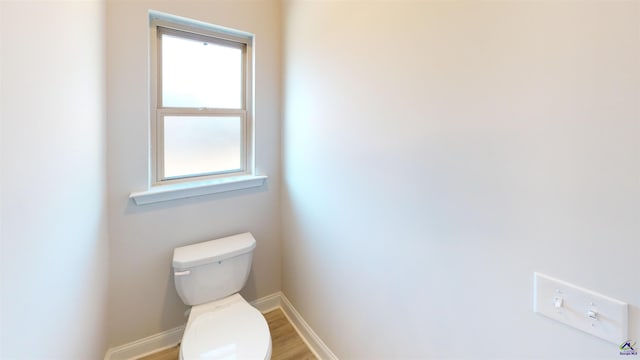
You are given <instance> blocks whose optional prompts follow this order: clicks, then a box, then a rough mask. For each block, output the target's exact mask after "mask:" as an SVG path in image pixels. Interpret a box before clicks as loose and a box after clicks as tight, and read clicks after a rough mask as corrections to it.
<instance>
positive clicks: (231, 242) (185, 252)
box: [173, 232, 256, 269]
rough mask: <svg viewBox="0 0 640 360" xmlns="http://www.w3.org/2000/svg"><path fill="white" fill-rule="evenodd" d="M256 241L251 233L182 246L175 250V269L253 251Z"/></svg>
mask: <svg viewBox="0 0 640 360" xmlns="http://www.w3.org/2000/svg"><path fill="white" fill-rule="evenodd" d="M255 247H256V239H254V238H253V235H252V234H251V233H249V232H247V233H243V234H238V235H233V236H228V237H225V238H220V239H216V240H209V241H205V242H201V243H198V244H193V245H187V246H182V247H179V248H175V249H174V250H173V268H174V269H185V268H189V267H193V266H198V265H204V264H208V263H212V262H216V261H222V260H225V259H229V258H232V257H235V256H238V255H242V254H245V253H248V252H250V251H253V249H255Z"/></svg>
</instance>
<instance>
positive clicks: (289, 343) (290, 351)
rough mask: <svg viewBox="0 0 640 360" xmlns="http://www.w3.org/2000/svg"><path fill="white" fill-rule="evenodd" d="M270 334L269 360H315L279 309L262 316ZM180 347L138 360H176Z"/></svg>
mask: <svg viewBox="0 0 640 360" xmlns="http://www.w3.org/2000/svg"><path fill="white" fill-rule="evenodd" d="M264 317H265V319H267V324H269V331H270V332H271V360H316V357H315V356H314V355H313V353H312V352H311V350H309V348H308V347H307V345H306V344H305V343H304V341H302V338H301V337H300V335H298V333H297V332H296V329H295V328H294V327H293V325H291V323H290V322H289V320H288V319H287V317H286V316H284V313H283V312H282V310H280V309H276V310H273V311H270V312H268V313H266V314H264ZM179 354H180V345H176V346H174V347H172V348H169V349H166V350H163V351H159V352H157V353H154V354H151V355H148V356H145V357H141V358H139V359H138V360H178V359H179V357H180V356H179Z"/></svg>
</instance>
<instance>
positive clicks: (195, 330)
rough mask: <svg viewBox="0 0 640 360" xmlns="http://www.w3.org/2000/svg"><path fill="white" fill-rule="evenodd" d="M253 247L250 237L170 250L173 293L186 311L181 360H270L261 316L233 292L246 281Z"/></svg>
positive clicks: (266, 334)
mask: <svg viewBox="0 0 640 360" xmlns="http://www.w3.org/2000/svg"><path fill="white" fill-rule="evenodd" d="M255 246H256V241H255V239H254V238H253V235H251V234H250V233H244V234H239V235H234V236H230V237H227V238H222V239H218V240H211V241H207V242H204V243H198V244H194V245H189V246H183V247H180V248H176V249H175V250H174V252H173V269H174V280H175V285H176V290H177V292H178V295H179V296H180V298H181V299H182V301H183V302H184V303H185V304H187V305H192V308H191V312H190V313H189V319H188V320H187V325H186V326H185V332H184V335H183V337H182V342H181V345H180V359H181V360H195V359H212V360H213V359H219V360H222V359H226V360H231V359H235V360H268V359H271V334H270V333H269V327H268V325H267V321H266V320H265V318H264V316H262V314H261V313H260V311H258V310H257V309H256V308H254V307H253V306H251V305H250V304H249V303H248V302H247V301H246V300H245V299H244V298H242V296H241V295H240V294H238V293H237V292H238V291H239V290H240V289H242V287H244V284H245V282H246V280H247V277H248V275H249V271H250V268H251V261H252V258H253V249H254V248H255Z"/></svg>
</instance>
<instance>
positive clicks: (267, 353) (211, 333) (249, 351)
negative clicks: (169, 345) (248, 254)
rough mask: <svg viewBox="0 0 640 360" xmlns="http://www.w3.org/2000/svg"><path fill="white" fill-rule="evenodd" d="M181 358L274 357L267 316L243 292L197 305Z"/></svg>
mask: <svg viewBox="0 0 640 360" xmlns="http://www.w3.org/2000/svg"><path fill="white" fill-rule="evenodd" d="M180 359H182V360H191V359H238V360H241V359H248V360H249V359H256V360H268V359H271V336H270V334H269V327H268V325H267V322H266V320H265V319H264V316H262V314H261V313H260V312H259V311H258V310H257V309H256V308H254V307H253V306H251V305H250V304H249V303H248V302H246V301H245V300H244V299H243V298H242V296H240V295H239V294H234V295H231V296H229V297H227V298H224V299H222V300H218V301H212V302H210V303H206V304H203V305H198V306H194V307H193V308H192V309H191V314H189V320H188V322H187V326H186V328H185V333H184V336H183V338H182V343H181V345H180Z"/></svg>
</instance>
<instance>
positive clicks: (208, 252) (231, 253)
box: [173, 233, 256, 306]
mask: <svg viewBox="0 0 640 360" xmlns="http://www.w3.org/2000/svg"><path fill="white" fill-rule="evenodd" d="M255 247H256V240H255V239H254V237H253V235H251V233H244V234H238V235H233V236H229V237H225V238H221V239H216V240H210V241H205V242H202V243H198V244H193V245H188V246H182V247H179V248H176V249H174V250H173V273H174V281H175V285H176V290H177V292H178V295H179V296H180V299H182V301H183V302H184V303H185V304H186V305H192V306H193V305H200V304H203V303H206V302H209V301H214V300H218V299H222V298H224V297H226V296H229V295H232V294H235V293H237V292H238V291H240V290H241V289H242V288H243V287H244V284H245V282H246V281H247V278H248V277H249V271H250V270H251V261H252V259H253V249H255Z"/></svg>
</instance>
